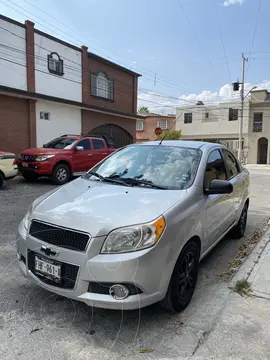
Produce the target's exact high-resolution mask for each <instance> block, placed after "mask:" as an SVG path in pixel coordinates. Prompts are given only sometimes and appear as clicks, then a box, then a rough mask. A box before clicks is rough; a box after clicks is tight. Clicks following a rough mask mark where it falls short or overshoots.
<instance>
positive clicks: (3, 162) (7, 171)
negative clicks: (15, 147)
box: [0, 151, 18, 189]
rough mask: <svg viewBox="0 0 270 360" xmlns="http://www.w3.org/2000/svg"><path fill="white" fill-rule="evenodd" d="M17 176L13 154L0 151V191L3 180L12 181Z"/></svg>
mask: <svg viewBox="0 0 270 360" xmlns="http://www.w3.org/2000/svg"><path fill="white" fill-rule="evenodd" d="M17 174H18V166H17V165H16V156H15V154H12V153H8V152H3V151H0V189H1V188H2V187H3V185H4V181H5V180H9V179H13V178H14V177H15V176H16V175H17Z"/></svg>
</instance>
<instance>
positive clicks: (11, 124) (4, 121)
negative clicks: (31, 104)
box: [0, 95, 29, 154]
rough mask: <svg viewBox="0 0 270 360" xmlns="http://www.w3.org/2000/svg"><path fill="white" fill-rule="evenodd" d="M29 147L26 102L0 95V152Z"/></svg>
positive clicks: (15, 150)
mask: <svg viewBox="0 0 270 360" xmlns="http://www.w3.org/2000/svg"><path fill="white" fill-rule="evenodd" d="M28 147H29V121H28V100H25V99H20V98H15V97H12V96H5V95H0V151H11V152H14V153H15V154H18V153H19V152H20V151H22V150H23V149H27V148H28Z"/></svg>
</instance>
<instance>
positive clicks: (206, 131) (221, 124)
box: [176, 102, 249, 138]
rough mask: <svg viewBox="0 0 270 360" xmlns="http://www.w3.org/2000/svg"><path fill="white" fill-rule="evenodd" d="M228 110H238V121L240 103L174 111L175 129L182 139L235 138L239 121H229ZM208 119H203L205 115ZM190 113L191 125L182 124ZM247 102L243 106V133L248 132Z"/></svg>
mask: <svg viewBox="0 0 270 360" xmlns="http://www.w3.org/2000/svg"><path fill="white" fill-rule="evenodd" d="M229 108H238V109H239V110H238V119H240V114H241V112H240V103H235V102H233V103H220V104H219V105H217V106H204V105H197V106H193V107H183V108H178V109H176V116H177V119H178V120H177V123H176V129H177V130H179V129H180V130H182V135H183V137H185V136H187V137H194V138H197V137H205V136H208V137H218V135H222V136H231V137H233V136H235V135H236V134H238V131H239V120H235V121H229ZM206 112H208V113H209V118H208V119H206V118H205V113H206ZM185 113H192V123H191V124H184V114H185ZM248 123H249V102H246V103H245V106H244V121H243V133H247V132H248Z"/></svg>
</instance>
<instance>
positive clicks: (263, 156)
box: [257, 137, 268, 164]
mask: <svg viewBox="0 0 270 360" xmlns="http://www.w3.org/2000/svg"><path fill="white" fill-rule="evenodd" d="M267 153H268V139H266V138H265V137H262V138H260V139H259V140H258V161H257V162H258V164H267Z"/></svg>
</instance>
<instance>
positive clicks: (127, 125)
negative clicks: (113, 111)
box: [82, 110, 136, 142]
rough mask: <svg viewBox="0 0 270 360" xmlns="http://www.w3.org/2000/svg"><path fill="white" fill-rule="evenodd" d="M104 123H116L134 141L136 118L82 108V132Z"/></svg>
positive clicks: (89, 130)
mask: <svg viewBox="0 0 270 360" xmlns="http://www.w3.org/2000/svg"><path fill="white" fill-rule="evenodd" d="M104 124H113V125H118V126H120V127H122V128H123V129H125V130H126V131H127V132H128V133H129V134H130V135H131V136H132V138H133V142H135V141H136V120H135V119H128V118H124V117H118V116H111V115H107V114H102V113H97V112H93V111H87V110H82V132H83V133H84V134H86V133H88V132H91V131H92V130H94V129H95V128H96V127H98V126H101V125H104Z"/></svg>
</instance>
